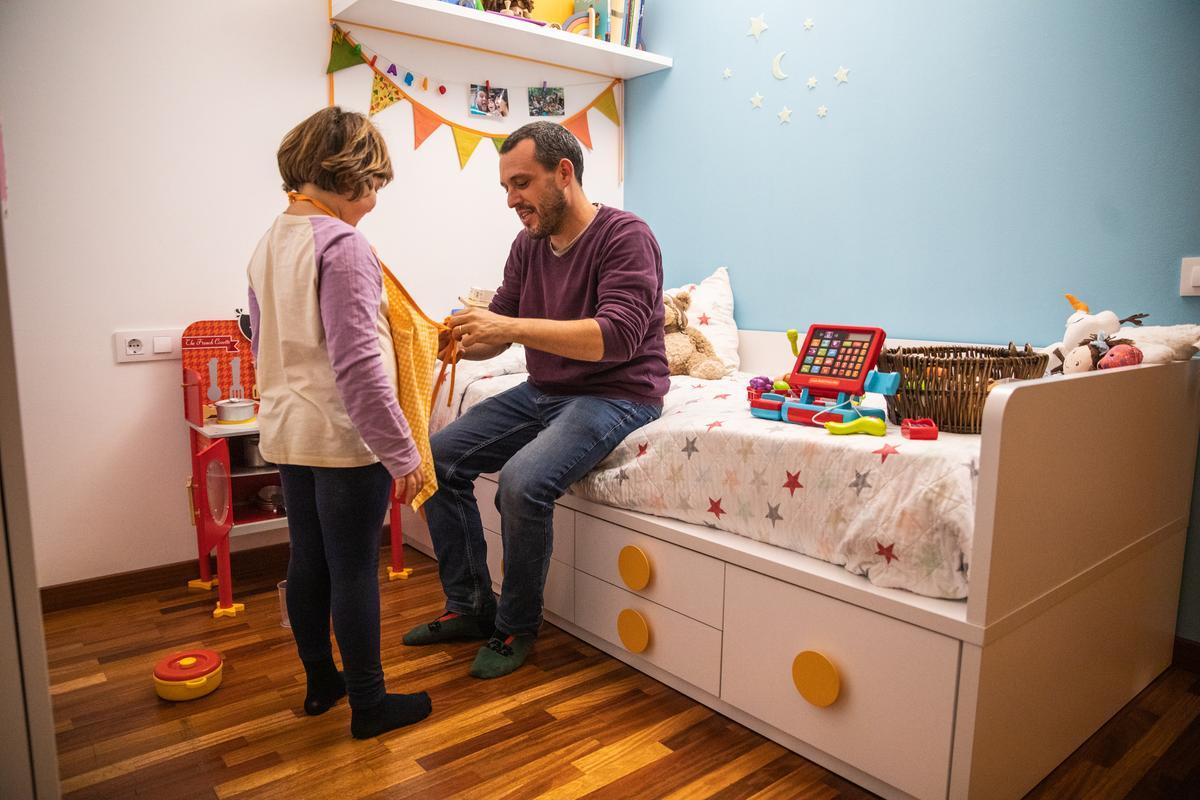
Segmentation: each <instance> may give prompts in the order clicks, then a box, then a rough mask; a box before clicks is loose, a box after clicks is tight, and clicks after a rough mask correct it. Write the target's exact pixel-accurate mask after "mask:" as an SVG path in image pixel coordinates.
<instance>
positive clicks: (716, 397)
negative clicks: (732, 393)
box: [713, 394, 729, 400]
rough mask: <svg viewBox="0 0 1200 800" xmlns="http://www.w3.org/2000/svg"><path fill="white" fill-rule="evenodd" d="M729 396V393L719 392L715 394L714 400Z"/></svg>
mask: <svg viewBox="0 0 1200 800" xmlns="http://www.w3.org/2000/svg"><path fill="white" fill-rule="evenodd" d="M728 397H729V395H728V394H718V395H714V396H713V400H725V399H728Z"/></svg>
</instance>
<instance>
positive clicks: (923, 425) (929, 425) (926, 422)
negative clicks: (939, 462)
mask: <svg viewBox="0 0 1200 800" xmlns="http://www.w3.org/2000/svg"><path fill="white" fill-rule="evenodd" d="M900 435H901V436H903V437H904V438H905V439H936V438H938V427H937V425H936V424H934V422H933V420H931V419H930V418H929V417H921V418H920V419H909V418H908V417H905V418H904V419H903V420H902V421H901V422H900Z"/></svg>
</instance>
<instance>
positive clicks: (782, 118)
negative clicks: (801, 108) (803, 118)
mask: <svg viewBox="0 0 1200 800" xmlns="http://www.w3.org/2000/svg"><path fill="white" fill-rule="evenodd" d="M775 116H777V117H779V124H780V125H782V124H783V123H785V122H791V121H792V110H791V109H790V108H788V107H787V106H784V107H783V110H782V111H780V112H779V113H778V114H776V115H775Z"/></svg>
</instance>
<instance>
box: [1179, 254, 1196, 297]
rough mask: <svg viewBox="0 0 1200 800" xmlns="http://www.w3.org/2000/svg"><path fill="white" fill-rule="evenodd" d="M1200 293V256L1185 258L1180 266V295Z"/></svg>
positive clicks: (1191, 295) (1189, 295) (1187, 295)
mask: <svg viewBox="0 0 1200 800" xmlns="http://www.w3.org/2000/svg"><path fill="white" fill-rule="evenodd" d="M1197 295H1200V258H1185V259H1183V261H1182V262H1181V266H1180V268H1179V296H1180V297H1196V296H1197Z"/></svg>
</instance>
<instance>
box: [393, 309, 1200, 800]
mask: <svg viewBox="0 0 1200 800" xmlns="http://www.w3.org/2000/svg"><path fill="white" fill-rule="evenodd" d="M892 343H894V342H889V344H892ZM740 345H741V356H742V362H743V363H742V368H743V369H745V370H748V371H757V372H763V373H766V374H772V373H774V372H777V371H780V370H781V367H780V364H785V365H786V362H787V361H788V360H789V359H788V351H787V342H786V340H785V339H784V338H783V335H782V334H776V333H765V332H753V331H749V332H742V334H741V341H740ZM1198 426H1200V360H1193V361H1191V362H1177V363H1173V364H1169V365H1162V366H1152V367H1133V368H1128V369H1119V370H1111V371H1105V372H1092V373H1087V374H1084V375H1077V376H1069V377H1055V378H1049V379H1045V380H1041V381H1035V382H1028V383H1018V384H1008V385H1002V386H999V387H997V388H996V389H995V390H993V391H992V393H991V395H990V396H989V398H988V401H987V406H986V408H985V410H984V422H983V434H982V437H983V439H982V452H981V459H980V464H979V476H978V494H977V503H976V514H975V534H974V545H973V550H972V559H973V563H972V564H971V566H970V596H969V598H968V599H967V600H965V601H951V600H937V599H932V598H928V597H922V596H919V595H915V594H912V593H909V592H905V591H900V590H893V589H882V588H879V587H876V586H874V585H872V584H870V583H869V582H867V580H866V579H865V578H862V577H859V576H855V575H852V574H850V573H849V572H846V571H845V570H844V569H842V568H841V567H838V566H834V565H831V564H827V563H824V562H821V561H817V560H815V559H812V558H809V557H806V556H802V555H799V554H797V553H793V552H791V551H788V550H783V549H781V548H778V547H774V546H771V545H766V544H762V543H759V542H755V541H752V540H749V539H746V538H743V537H740V536H736V535H734V534H730V533H726V532H723V531H718V530H714V529H710V528H707V527H702V526H697V525H691V524H687V523H683V522H678V521H675V520H671V519H665V518H661V517H654V516H650V515H647V514H641V513H635V512H630V511H625V510H621V509H617V508H611V507H608V506H602V505H598V504H595V503H591V502H588V501H586V500H581V499H579V498H576V497H573V496H569V495H568V496H567V497H564V498H563V499H562V500H561V501H560V503H559V505H558V509H557V510H556V517H555V537H556V538H555V552H554V560H553V563H552V566H551V570H550V575H549V578H548V582H547V590H546V619H547V620H548V621H550V622H552V623H554V624H555V625H558V626H559V627H561V628H563V629H564V630H566V631H568V632H569V633H571V634H573V635H575V636H577V637H579V638H581V639H583V640H585V641H587V642H589V643H591V644H593V645H595V646H596V647H599V648H600V649H602V650H604V651H606V652H608V653H610V654H612V655H613V656H615V657H616V658H619V659H621V660H622V661H625V662H626V663H628V664H630V665H632V666H634V667H636V668H637V669H639V670H642V671H643V672H645V673H647V674H648V675H651V676H652V677H654V678H656V679H658V680H660V681H662V682H663V683H666V684H668V685H669V686H672V687H674V688H675V689H677V690H679V691H680V692H682V693H684V694H686V695H688V696H690V697H692V698H694V699H696V700H697V701H699V702H701V703H704V704H705V705H708V706H710V707H711V708H713V709H715V710H717V711H719V712H720V713H722V714H724V715H726V716H728V717H730V718H732V719H734V720H736V721H738V722H740V723H742V724H744V725H746V726H747V727H749V728H752V729H754V730H756V731H758V732H760V733H762V734H763V735H765V736H767V737H769V738H771V739H773V740H775V741H776V742H779V743H780V744H782V745H784V746H786V747H788V748H790V749H791V750H794V751H795V752H797V753H799V754H801V755H803V756H805V757H807V758H810V759H811V760H813V761H815V762H817V763H819V764H821V765H823V766H825V767H826V768H828V769H830V770H832V771H834V772H837V773H839V774H841V775H843V776H845V777H846V778H848V779H849V780H852V781H854V782H855V783H858V784H860V785H862V786H864V787H865V788H867V789H870V790H871V791H874V792H876V793H878V794H880V795H883V796H885V797H889V798H891V797H897V798H899V797H921V798H947V797H949V798H966V797H970V798H992V797H995V798H1016V797H1020V796H1022V795H1023V794H1025V793H1026V792H1028V791H1029V790H1030V789H1032V788H1033V787H1034V786H1035V785H1036V784H1037V783H1038V782H1039V781H1040V780H1041V779H1042V778H1043V777H1045V776H1046V775H1047V774H1048V773H1049V772H1050V771H1051V770H1053V769H1054V767H1055V766H1057V765H1058V764H1059V763H1061V762H1062V761H1063V759H1065V758H1066V757H1067V756H1068V755H1069V754H1070V753H1071V752H1072V751H1073V750H1075V749H1076V748H1077V747H1078V746H1079V745H1080V744H1081V743H1082V742H1083V741H1084V740H1085V739H1087V737H1088V736H1090V735H1091V734H1092V733H1093V732H1094V731H1095V730H1096V729H1098V728H1099V727H1100V726H1101V725H1103V724H1104V722H1105V721H1107V720H1108V719H1109V718H1110V717H1111V716H1112V715H1113V714H1114V713H1115V712H1116V711H1117V710H1118V709H1120V708H1121V707H1122V706H1123V705H1124V704H1125V703H1127V702H1128V701H1129V700H1130V699H1131V698H1133V697H1134V696H1135V695H1136V694H1137V693H1138V692H1139V691H1141V689H1143V688H1144V687H1145V686H1146V685H1147V684H1149V683H1150V681H1152V680H1153V679H1154V678H1155V677H1156V676H1157V675H1159V674H1160V673H1161V672H1162V671H1163V670H1164V669H1166V667H1167V666H1168V665H1169V664H1170V661H1171V654H1172V648H1173V642H1174V631H1175V620H1176V611H1177V606H1178V601H1179V587H1180V575H1181V568H1182V563H1183V551H1184V542H1185V538H1186V535H1187V524H1188V512H1189V503H1190V501H1191V494H1192V487H1193V473H1194V470H1195V464H1196V446H1197V431H1198ZM477 488H478V495H479V499H480V503H479V505H480V511H481V514H482V516H483V519H484V527H485V529H486V531H487V537H488V542H489V553H488V556H489V559H488V560H489V563H490V568H491V573H492V576H493V578H494V579H496V580H497V581H498V580H499V577H500V575H501V566H502V564H501V559H500V537H499V535H498V532H499V530H500V528H499V516H498V514H497V512H496V511H495V508H494V506H493V504H492V502H491V497H492V496H493V495H494V493H495V484H494V483H493V482H491V481H490V480H488V479H486V478H485V479H482V480H480V481H479V484H478V487H477ZM404 524H405V534H406V536H407V537H408V540H409V541H410V543H412V544H413V545H414V546H415V547H417V549H419V550H422V551H423V552H425V553H427V554H430V555H432V547H431V545H430V542H429V534H428V530H427V529H426V528H425V526H424V524H423V523H422V522H421V520H420V519H419V518H418V517H416V516H415V515H412V514H408V515H407V516H406V517H405V521H404ZM631 545H632V546H636V547H638V548H639V549H640V550H641V551H642V552H643V553H645V554H646V555H647V557H648V558H649V561H650V564H651V574H652V578H651V581H650V583H649V585H648V586H646V587H645V588H644V589H643V590H641V591H632V590H631V589H629V588H628V587H627V586H626V585H625V583H624V581H623V579H622V577H621V572H620V570H619V569H618V566H617V557H618V553H619V552H620V551H621V550H622V548H624V547H627V546H631ZM496 588H497V589H498V588H499V586H498V583H497V585H496ZM622 609H632V610H635V611H637V612H638V613H639V614H640V615H641V618H642V619H644V620H645V621H646V622H647V624H648V626H649V630H650V644H649V646H648V647H646V649H645V650H643V651H642V652H641V653H640V654H635V653H633V652H630V650H628V649H627V648H626V647H625V645H624V644H623V643H622V638H621V635H620V633H619V631H618V629H617V623H616V618H617V615H618V613H619V612H620V611H621V610H622ZM802 650H815V651H818V652H820V653H822V654H823V655H824V656H826V657H827V658H828V659H829V660H830V662H831V663H832V664H834V666H835V667H836V669H837V672H838V675H839V677H840V682H841V693H840V695H839V697H838V699H837V700H836V701H835V702H834V703H832V704H831V705H829V706H827V707H817V706H814V705H811V704H809V703H808V702H807V701H805V700H804V699H803V698H802V697H801V695H800V694H799V692H798V691H797V689H796V688H795V685H794V684H793V679H792V660H793V658H794V657H795V654H797V653H799V652H800V651H802Z"/></svg>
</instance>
